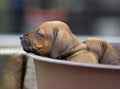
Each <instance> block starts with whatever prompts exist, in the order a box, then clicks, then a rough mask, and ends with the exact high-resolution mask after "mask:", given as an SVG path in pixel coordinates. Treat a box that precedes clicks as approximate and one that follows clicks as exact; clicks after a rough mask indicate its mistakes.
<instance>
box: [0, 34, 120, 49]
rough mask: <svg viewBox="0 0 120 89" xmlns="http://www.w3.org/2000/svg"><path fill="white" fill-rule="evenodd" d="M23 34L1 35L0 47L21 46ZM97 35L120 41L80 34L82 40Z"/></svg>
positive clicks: (119, 38) (116, 38) (110, 41)
mask: <svg viewBox="0 0 120 89" xmlns="http://www.w3.org/2000/svg"><path fill="white" fill-rule="evenodd" d="M20 36H21V35H0V47H21V43H20ZM89 37H97V38H103V39H105V40H107V41H108V42H109V43H113V42H114V43H116V42H119V43H120V37H107V36H106V37H105V36H78V38H79V40H80V41H83V40H84V39H85V38H89Z"/></svg>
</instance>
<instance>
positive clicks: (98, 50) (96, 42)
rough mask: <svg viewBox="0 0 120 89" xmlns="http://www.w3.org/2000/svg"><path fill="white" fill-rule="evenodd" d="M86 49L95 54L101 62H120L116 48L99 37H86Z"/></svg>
mask: <svg viewBox="0 0 120 89" xmlns="http://www.w3.org/2000/svg"><path fill="white" fill-rule="evenodd" d="M83 43H85V44H86V45H87V47H88V49H89V50H90V51H92V52H93V53H94V54H96V55H97V57H98V61H99V63H101V64H120V57H119V56H118V54H117V52H116V50H115V49H114V48H113V47H112V46H111V45H110V44H108V43H107V42H106V41H105V40H103V39H100V38H88V39H86V40H84V42H83Z"/></svg>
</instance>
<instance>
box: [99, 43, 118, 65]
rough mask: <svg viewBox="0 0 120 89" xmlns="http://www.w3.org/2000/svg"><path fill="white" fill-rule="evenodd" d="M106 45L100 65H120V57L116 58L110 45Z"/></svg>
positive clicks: (114, 51) (116, 55)
mask: <svg viewBox="0 0 120 89" xmlns="http://www.w3.org/2000/svg"><path fill="white" fill-rule="evenodd" d="M106 45H107V47H106V49H105V50H104V52H103V57H102V60H101V63H102V64H120V57H119V56H118V54H117V52H116V50H115V49H114V48H113V47H112V46H111V45H110V44H106Z"/></svg>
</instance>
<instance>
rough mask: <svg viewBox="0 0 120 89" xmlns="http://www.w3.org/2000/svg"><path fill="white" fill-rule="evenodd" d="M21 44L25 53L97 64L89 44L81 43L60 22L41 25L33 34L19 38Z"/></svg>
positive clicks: (96, 57)
mask: <svg viewBox="0 0 120 89" xmlns="http://www.w3.org/2000/svg"><path fill="white" fill-rule="evenodd" d="M98 42H99V40H98ZM21 43H22V46H23V49H24V50H25V51H27V52H32V53H35V54H37V55H41V56H46V57H51V58H58V59H66V60H70V61H75V62H84V63H98V62H99V58H100V57H99V55H98V54H97V53H95V52H94V51H91V49H89V46H90V45H89V44H86V43H81V42H80V41H79V40H78V39H77V38H76V36H75V35H74V34H72V32H71V31H70V28H69V27H68V26H67V24H65V23H63V22H60V21H48V22H45V23H43V24H41V25H40V26H39V27H38V29H37V30H36V31H35V32H31V33H29V34H26V35H24V36H23V37H21ZM95 45H96V44H95ZM96 49H97V48H96ZM98 51H99V50H98Z"/></svg>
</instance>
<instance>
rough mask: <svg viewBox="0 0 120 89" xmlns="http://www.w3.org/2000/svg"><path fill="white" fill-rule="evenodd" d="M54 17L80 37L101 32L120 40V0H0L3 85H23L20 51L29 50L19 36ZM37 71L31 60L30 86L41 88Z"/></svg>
mask: <svg viewBox="0 0 120 89" xmlns="http://www.w3.org/2000/svg"><path fill="white" fill-rule="evenodd" d="M50 20H60V21H64V22H66V23H67V24H68V25H69V26H70V28H71V30H72V32H73V33H75V34H76V35H79V36H78V38H79V39H80V41H82V40H83V39H85V38H88V37H93V36H95V37H96V36H97V37H102V38H104V39H105V40H107V41H108V42H110V43H113V42H114V43H118V42H120V36H119V34H120V0H0V89H21V88H20V86H21V83H23V81H22V80H21V79H23V76H21V75H22V74H24V71H23V70H24V68H23V67H24V66H23V64H24V59H25V58H21V57H23V56H21V55H19V54H20V53H22V54H25V52H24V51H23V49H22V47H21V44H20V39H19V37H20V35H21V34H25V33H28V32H31V31H34V30H35V29H36V28H37V26H38V25H40V24H41V23H42V22H44V21H50ZM19 52H20V53H19ZM11 53H12V54H11ZM7 55H9V56H7ZM15 55H17V58H16V56H15ZM28 59H30V58H28ZM8 64H9V65H8ZM19 68H20V69H19ZM22 68H23V69H22ZM9 74H10V75H9ZM14 75H18V76H17V77H16V76H14ZM35 75H36V74H35V68H34V62H33V60H28V62H27V72H26V75H25V81H24V85H25V87H26V88H27V89H37V82H36V76H35ZM18 79H19V81H18ZM11 80H13V81H11ZM16 83H17V84H16Z"/></svg>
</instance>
